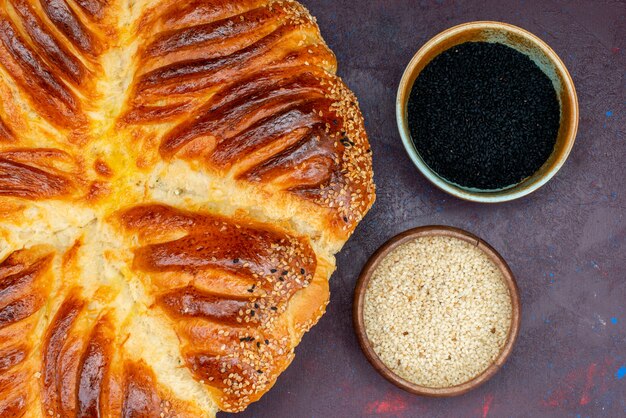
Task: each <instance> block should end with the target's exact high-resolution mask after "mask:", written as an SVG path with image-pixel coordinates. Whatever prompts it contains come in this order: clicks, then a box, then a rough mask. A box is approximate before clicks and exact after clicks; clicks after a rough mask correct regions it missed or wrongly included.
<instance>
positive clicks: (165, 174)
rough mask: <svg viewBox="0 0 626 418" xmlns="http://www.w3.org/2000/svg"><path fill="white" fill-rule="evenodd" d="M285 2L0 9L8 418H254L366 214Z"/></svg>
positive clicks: (298, 9)
mask: <svg viewBox="0 0 626 418" xmlns="http://www.w3.org/2000/svg"><path fill="white" fill-rule="evenodd" d="M335 71H336V60H335V57H334V55H333V53H332V52H331V51H330V50H329V49H328V47H327V46H326V45H325V43H324V41H323V40H322V38H321V36H320V34H319V30H318V27H317V25H316V23H315V21H314V19H313V18H312V17H311V16H310V15H309V14H308V12H307V11H306V10H305V9H304V8H303V7H302V6H301V5H300V4H298V3H297V2H295V1H287V0H285V1H279V0H190V1H181V0H160V1H159V0H0V97H1V99H2V100H1V101H0V417H1V418H5V417H28V418H30V417H48V416H53V417H122V416H123V417H174V416H177V417H201V416H207V415H209V416H214V415H215V413H216V412H217V411H218V410H224V411H233V412H235V411H241V410H243V409H244V408H245V407H246V406H247V405H248V404H249V403H250V402H253V401H255V400H257V399H259V398H260V397H261V396H262V395H263V394H264V393H265V392H267V391H268V390H269V389H270V388H271V386H272V385H273V384H274V382H275V381H276V378H277V377H278V375H279V374H280V373H281V372H282V371H283V370H284V369H285V368H286V367H287V366H288V365H289V363H290V362H291V360H292V358H293V355H294V348H295V347H296V345H297V344H298V343H299V341H300V339H301V338H302V335H303V334H304V333H305V332H306V331H307V330H308V329H310V327H311V326H313V325H314V324H315V323H316V322H317V320H318V319H319V317H320V316H321V315H322V314H323V313H324V309H325V306H326V303H327V301H328V279H329V277H330V275H331V274H332V272H333V271H334V268H335V267H334V254H335V253H336V252H337V251H339V249H340V248H341V247H342V245H343V244H344V242H345V241H346V240H347V239H348V237H349V236H350V234H351V233H352V232H353V230H354V228H355V227H356V225H357V224H358V222H359V221H360V220H361V219H362V218H363V216H364V215H365V213H366V212H367V210H368V209H369V208H370V206H371V205H372V203H373V201H374V185H373V181H372V170H371V154H370V149H369V145H368V142H367V137H366V134H365V131H364V128H363V120H362V117H361V114H360V112H359V109H358V104H357V101H356V98H355V97H354V95H353V94H352V93H351V92H350V91H349V90H348V89H347V88H346V87H345V85H344V84H343V83H342V81H341V80H340V79H339V78H338V77H337V76H335Z"/></svg>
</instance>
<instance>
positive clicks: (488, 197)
mask: <svg viewBox="0 0 626 418" xmlns="http://www.w3.org/2000/svg"><path fill="white" fill-rule="evenodd" d="M464 42H497V43H501V44H504V45H507V46H509V47H511V48H513V49H516V50H518V51H519V52H521V53H523V54H525V55H527V56H528V57H530V58H531V59H532V60H533V61H534V62H535V63H536V64H537V65H538V66H539V68H541V70H542V71H543V72H544V73H545V74H546V75H547V76H548V77H549V78H550V80H551V81H552V85H553V86H554V88H555V90H556V92H557V96H558V99H559V103H560V107H561V126H560V129H559V133H558V136H557V140H556V145H555V147H554V150H553V151H552V154H551V156H550V157H549V158H548V160H547V161H546V162H545V163H544V165H543V166H542V167H541V168H540V169H539V170H538V171H537V172H536V173H534V174H533V175H531V176H530V177H528V178H526V179H524V180H523V181H522V182H520V183H518V184H516V185H513V186H510V187H507V188H504V189H500V190H480V189H471V188H466V187H463V186H460V185H458V184H455V183H452V182H449V181H447V180H446V179H444V178H442V177H440V176H439V175H438V174H437V173H436V172H435V171H433V170H432V169H431V168H430V167H429V166H428V165H427V164H426V162H425V161H424V160H423V159H422V157H421V156H420V155H419V153H418V152H417V150H416V148H415V145H414V144H413V141H412V140H411V133H410V130H409V125H408V121H407V104H408V100H409V96H410V94H411V90H412V89H413V83H414V82H415V80H416V79H417V77H418V76H419V74H420V73H421V72H422V70H423V69H424V68H425V67H426V65H428V64H429V63H430V61H432V60H433V58H435V57H436V56H437V55H439V54H441V53H442V52H443V51H445V50H447V49H450V48H452V47H453V46H455V45H459V44H462V43H464ZM396 119H397V122H398V130H399V131H400V136H401V138H402V143H403V144H404V148H405V149H406V151H407V153H408V154H409V157H410V158H411V160H412V161H413V164H415V166H416V167H417V168H418V170H419V171H420V172H421V173H422V174H423V175H424V176H425V177H426V178H427V179H428V180H429V181H430V182H431V183H432V184H434V185H435V186H437V187H438V188H440V189H441V190H443V191H444V192H446V193H449V194H451V195H453V196H456V197H458V198H461V199H464V200H470V201H474V202H486V203H496V202H504V201H508V200H514V199H518V198H520V197H523V196H526V195H528V194H530V193H532V192H534V191H535V190H537V189H539V188H540V187H541V186H543V185H544V184H546V183H547V182H548V181H549V180H550V179H551V178H552V177H554V175H555V174H556V173H557V172H558V171H559V169H560V168H561V167H562V166H563V164H564V163H565V160H567V157H568V155H569V153H570V151H571V149H572V147H573V146H574V141H575V140H576V132H577V130H578V97H577V95H576V88H575V87H574V82H573V80H572V77H571V76H570V74H569V72H568V71H567V68H566V67H565V64H563V62H562V61H561V59H560V58H559V56H558V55H557V54H556V53H555V52H554V51H553V50H552V49H551V48H550V47H549V46H548V45H547V44H546V43H545V42H544V41H542V40H541V39H539V38H538V37H537V36H535V35H533V34H532V33H530V32H528V31H526V30H524V29H521V28H518V27H517V26H513V25H509V24H507V23H501V22H470V23H464V24H462V25H458V26H455V27H453V28H450V29H448V30H446V31H444V32H442V33H440V34H439V35H437V36H435V37H434V38H432V39H431V40H430V41H428V42H427V43H426V44H425V45H424V46H423V47H422V48H421V49H420V50H419V51H418V52H417V53H416V54H415V56H414V57H413V59H412V60H411V62H410V63H409V65H408V66H407V67H406V70H405V71H404V75H403V76H402V80H401V81H400V86H399V87H398V96H397V99H396Z"/></svg>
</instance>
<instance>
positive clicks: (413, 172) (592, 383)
mask: <svg viewBox="0 0 626 418" xmlns="http://www.w3.org/2000/svg"><path fill="white" fill-rule="evenodd" d="M303 2H304V3H305V4H306V5H307V7H309V8H310V10H311V12H312V13H313V15H315V16H317V18H318V21H319V25H320V27H321V29H322V34H323V35H324V38H325V39H326V41H327V42H328V44H329V45H330V47H331V48H332V49H333V50H334V51H335V53H336V54H337V57H338V59H339V73H340V75H341V76H342V77H343V78H344V80H345V81H346V83H347V84H348V85H349V86H350V87H351V88H352V89H353V90H354V91H355V92H356V94H357V96H358V97H359V99H360V103H361V108H362V110H363V113H364V114H365V120H366V125H367V129H368V133H369V137H370V141H371V143H372V148H373V151H374V171H375V174H376V183H377V186H378V200H377V202H376V204H375V206H374V208H373V209H372V211H371V212H370V213H369V215H368V216H367V218H366V219H365V220H364V221H363V222H362V223H361V225H360V226H359V228H358V229H357V231H356V233H355V234H354V236H353V237H352V238H351V240H350V241H349V242H348V243H347V244H346V246H345V248H344V249H343V251H342V252H341V253H340V254H339V255H338V257H337V264H338V269H337V272H336V273H335V274H334V276H333V277H332V279H331V289H332V292H331V302H330V305H329V306H328V312H327V314H326V315H325V316H324V317H323V318H322V319H321V320H320V322H319V324H318V325H317V326H316V327H314V328H313V330H312V331H311V332H310V333H309V334H307V335H306V336H305V338H304V340H303V342H302V343H301V344H300V346H299V347H298V348H297V350H296V359H295V360H294V362H293V364H292V365H291V366H290V368H289V369H288V370H287V371H286V372H285V373H284V374H283V375H282V376H281V377H280V378H279V380H278V383H277V384H276V386H275V387H274V388H273V389H272V390H271V391H270V392H269V393H268V394H267V395H265V396H264V397H263V399H261V400H260V401H259V402H257V403H255V404H253V405H252V406H250V408H248V410H247V411H246V412H245V413H243V414H240V415H239V417H259V418H261V417H272V418H281V417H323V418H326V417H342V418H343V417H361V416H363V417H368V416H382V417H393V416H406V417H418V416H425V417H485V416H490V417H508V416H513V417H545V416H549V417H553V416H554V417H561V416H562V417H586V416H593V417H599V416H603V417H626V376H623V374H626V219H625V217H624V215H625V208H626V128H625V126H626V2H624V1H615V0H613V1H610V0H602V1H586V2H583V1H540V0H537V1H503V0H490V1H480V0H475V1H417V0H415V1H410V0H303ZM472 20H500V21H504V22H508V23H512V24H515V25H518V26H521V27H523V28H525V29H527V30H530V31H531V32H533V33H535V34H536V35H538V36H540V37H541V38H543V39H544V40H545V41H546V42H547V43H548V44H549V45H550V46H552V48H553V49H554V50H555V51H556V52H557V53H558V54H559V55H560V56H561V58H562V59H563V61H564V62H565V64H566V65H567V66H568V68H569V70H570V72H571V75H572V77H573V78H574V81H575V83H576V88H577V90H578V97H579V101H580V127H579V133H578V139H577V142H576V145H575V146H574V150H573V152H572V154H571V155H570V158H569V160H568V161H567V163H566V164H565V166H564V167H563V169H562V170H561V171H560V172H559V174H558V175H557V176H556V177H555V178H554V179H553V180H552V181H551V182H550V183H548V184H547V185H546V186H544V187H543V188H542V189H541V190H539V191H537V192H535V193H534V194H533V195H531V196H529V197H526V198H523V199H521V200H518V201H515V202H510V203H503V204H497V205H493V206H490V205H486V204H474V203H467V202H463V201H461V200H457V199H455V198H452V197H449V196H447V195H445V194H444V193H443V192H440V191H438V190H436V189H435V188H433V187H432V186H431V185H430V184H429V183H428V182H427V181H426V180H425V179H424V178H423V177H421V175H420V174H419V172H418V171H417V169H415V168H414V166H413V165H412V163H411V161H410V160H409V158H408V156H407V155H406V153H405V151H404V149H403V147H402V144H401V142H400V137H399V135H398V132H397V129H396V120H395V107H394V103H395V97H396V89H397V86H398V83H399V81H400V77H401V75H402V72H403V70H404V67H405V66H406V64H407V63H408V61H409V60H410V58H411V57H412V55H413V54H414V53H415V52H416V51H417V49H419V47H420V46H421V45H422V44H424V43H425V42H426V41H427V40H428V39H430V38H431V37H432V36H434V35H436V34H437V33H439V32H440V31H442V30H444V29H446V28H449V27H451V26H453V25H456V24H459V23H463V22H467V21H472ZM428 224H444V225H453V226H457V227H461V228H464V229H467V230H469V231H471V232H473V233H475V234H477V235H479V236H481V237H482V238H484V239H486V240H487V241H488V242H489V243H491V244H492V245H493V246H494V247H495V248H496V249H497V250H499V251H500V252H501V254H502V255H503V256H504V257H505V258H506V259H507V261H508V262H509V264H510V266H511V268H512V269H513V272H514V273H515V275H516V276H517V280H518V284H519V287H520V291H521V296H522V310H523V316H522V329H521V334H520V337H519V340H518V342H517V345H516V347H515V350H514V352H513V355H512V357H511V358H510V360H509V361H508V363H507V364H506V366H505V368H504V369H503V370H501V371H500V372H499V373H498V374H497V375H496V376H495V377H494V378H493V379H492V380H491V381H489V382H488V383H487V384H485V385H484V386H482V387H480V388H478V389H477V390H475V391H473V392H470V393H468V394H467V395H465V396H461V397H458V398H453V399H427V398H421V397H418V396H413V395H410V394H408V393H405V392H403V391H401V390H400V389H397V388H396V387H395V386H392V385H391V384H389V383H387V381H385V380H384V379H383V378H382V377H380V376H379V375H378V374H377V373H376V372H375V371H374V369H373V368H372V367H371V366H370V365H369V363H368V362H367V361H366V359H365V357H364V356H363V354H362V353H361V350H360V349H359V346H358V344H357V340H356V338H355V336H354V332H353V329H352V322H351V311H352V294H353V290H354V285H355V281H356V278H357V276H358V274H359V272H360V270H361V267H362V266H363V264H364V263H365V261H366V260H367V258H368V257H369V256H370V255H371V254H372V253H373V252H374V251H375V250H376V248H378V247H379V246H380V245H381V244H382V243H383V242H385V241H386V240H387V239H388V238H390V237H392V236H393V235H395V234H397V233H399V232H402V231H404V230H406V229H409V228H412V227H415V226H419V225H428ZM622 368H623V369H622Z"/></svg>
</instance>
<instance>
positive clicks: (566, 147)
mask: <svg viewBox="0 0 626 418" xmlns="http://www.w3.org/2000/svg"><path fill="white" fill-rule="evenodd" d="M396 117H397V122H398V128H399V131H400V135H401V137H402V141H403V144H404V147H405V149H406V150H407V152H408V154H409V156H410V158H411V160H412V161H413V163H414V164H415V165H416V166H417V168H418V169H419V170H420V172H421V173H422V174H423V175H424V176H425V177H426V178H427V179H428V180H429V181H431V182H432V183H433V184H434V185H435V186H437V187H438V188H440V189H442V190H444V191H445V192H447V193H449V194H452V195H454V196H456V197H459V198H461V199H465V200H471V201H478V202H490V203H495V202H503V201H508V200H513V199H517V198H520V197H522V196H525V195H528V194H530V193H532V192H533V191H535V190H537V189H538V188H540V187H541V186H543V185H544V184H545V183H546V182H548V181H549V180H550V179H551V178H552V177H553V176H554V175H555V174H556V173H557V172H558V171H559V169H560V168H561V166H562V165H563V164H564V163H565V160H566V159H567V157H568V155H569V153H570V151H571V149H572V146H573V145H574V141H575V139H576V132H577V129H578V99H577V96H576V90H575V87H574V83H573V81H572V78H571V76H570V75H569V73H568V71H567V68H566V67H565V65H564V64H563V62H562V61H561V60H560V58H559V57H558V56H557V54H556V53H555V52H554V51H553V50H552V49H551V48H550V47H549V46H548V45H546V44H545V43H544V42H543V41H542V40H541V39H539V38H538V37H536V36H535V35H533V34H531V33H529V32H527V31H525V30H524V29H521V28H518V27H516V26H512V25H509V24H506V23H500V22H471V23H465V24H462V25H459V26H455V27H453V28H451V29H448V30H446V31H444V32H442V33H440V34H439V35H437V36H435V37H434V38H432V39H431V40H430V41H428V42H427V43H426V44H425V45H424V46H423V47H422V48H421V49H420V50H419V51H418V52H417V54H416V55H415V56H414V57H413V59H412V60H411V62H410V63H409V65H408V66H407V68H406V70H405V72H404V75H403V77H402V81H401V82H400V86H399V89H398V96H397V102H396Z"/></svg>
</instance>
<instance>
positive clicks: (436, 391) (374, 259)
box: [352, 225, 521, 397]
mask: <svg viewBox="0 0 626 418" xmlns="http://www.w3.org/2000/svg"><path fill="white" fill-rule="evenodd" d="M427 236H446V237H452V238H457V239H461V240H463V241H466V242H469V243H471V244H473V245H475V246H476V247H478V248H479V249H480V250H482V251H483V252H484V253H485V254H486V255H487V256H488V257H489V258H490V260H491V261H492V262H494V264H496V266H498V268H499V269H500V271H501V272H502V275H503V277H504V281H505V284H506V285H507V288H508V290H509V296H510V298H511V308H512V312H511V325H510V327H509V332H508V334H507V337H506V341H505V343H504V346H503V347H502V349H501V351H500V354H498V357H497V358H496V359H495V361H494V362H493V363H492V364H491V365H490V366H489V367H487V368H486V369H485V370H484V371H483V372H481V373H480V374H478V375H477V376H475V377H474V378H472V379H470V380H469V381H467V382H464V383H461V384H459V385H456V386H451V387H444V388H430V387H426V386H421V385H418V384H415V383H413V382H410V381H408V380H406V379H404V378H402V377H400V376H398V375H397V374H395V373H394V372H393V371H392V370H391V369H390V368H389V367H387V365H386V364H384V363H383V362H382V360H381V359H380V358H379V357H378V355H377V354H376V352H375V351H374V349H373V348H372V344H371V342H370V340H369V338H368V337H367V333H366V331H365V323H364V318H363V310H364V305H365V294H366V292H367V286H368V284H369V281H370V279H371V278H372V275H373V273H374V271H375V270H376V268H377V267H378V265H379V264H380V262H381V261H382V260H383V259H384V258H385V257H386V256H387V255H388V254H389V253H390V252H391V251H393V250H394V249H396V248H397V247H398V246H400V245H402V244H405V243H406V242H409V241H412V240H414V239H416V238H419V237H427ZM352 320H353V324H354V329H355V333H356V335H357V338H358V341H359V345H360V346H361V349H362V351H363V353H364V354H365V357H366V358H367V360H368V361H369V362H370V364H371V365H372V366H373V367H374V369H376V371H377V372H378V373H379V374H381V375H382V376H383V377H384V378H385V379H387V380H388V381H389V382H391V383H393V384H394V385H395V386H397V387H399V388H401V389H403V390H405V391H407V392H410V393H413V394H416V395H422V396H428V397H452V396H459V395H463V394H465V393H467V392H469V391H470V390H472V389H475V388H477V387H478V386H480V385H482V384H483V383H485V382H486V381H488V380H489V379H491V378H492V377H493V376H494V375H495V374H496V373H497V372H498V370H500V368H502V366H503V364H504V363H505V362H506V361H507V359H508V358H509V357H510V355H511V353H512V352H513V348H514V346H515V342H516V341H517V338H518V336H519V330H520V326H521V302H520V296H519V288H518V286H517V281H516V280H515V276H514V275H513V272H512V271H511V269H510V268H509V266H508V264H507V262H506V261H505V260H504V258H503V257H502V256H501V255H500V253H498V252H497V251H496V250H495V249H494V248H493V247H492V246H491V245H489V244H488V243H487V242H486V241H484V240H482V239H481V238H479V237H477V236H476V235H474V234H472V233H470V232H467V231H465V230H462V229H460V228H455V227H450V226H444V225H428V226H421V227H417V228H413V229H409V230H407V231H405V232H402V233H400V234H398V235H396V236H394V237H392V238H391V239H389V240H388V241H387V242H386V243H384V244H383V245H382V246H381V247H380V248H379V249H378V250H376V252H375V253H374V254H373V255H372V256H371V257H370V258H369V260H368V261H367V263H366V264H365V266H364V267H363V270H362V271H361V274H360V275H359V279H358V281H357V284H356V288H355V291H354V300H353V310H352Z"/></svg>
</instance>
